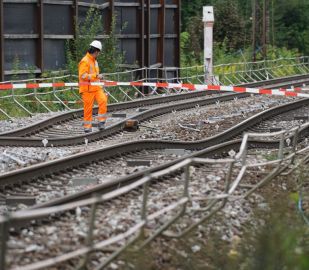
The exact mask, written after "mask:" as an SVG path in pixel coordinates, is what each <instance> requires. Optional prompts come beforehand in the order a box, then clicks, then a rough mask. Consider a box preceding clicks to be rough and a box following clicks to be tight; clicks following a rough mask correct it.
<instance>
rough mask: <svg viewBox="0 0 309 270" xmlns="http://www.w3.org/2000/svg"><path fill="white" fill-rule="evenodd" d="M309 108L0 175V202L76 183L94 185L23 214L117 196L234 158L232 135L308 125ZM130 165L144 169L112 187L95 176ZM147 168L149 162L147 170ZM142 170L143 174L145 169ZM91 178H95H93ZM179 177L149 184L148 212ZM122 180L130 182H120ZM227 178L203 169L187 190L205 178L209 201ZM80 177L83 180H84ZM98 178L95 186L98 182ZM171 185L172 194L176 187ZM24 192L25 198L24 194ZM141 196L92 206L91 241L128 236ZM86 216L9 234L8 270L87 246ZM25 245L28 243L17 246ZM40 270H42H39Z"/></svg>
mask: <svg viewBox="0 0 309 270" xmlns="http://www.w3.org/2000/svg"><path fill="white" fill-rule="evenodd" d="M308 105H309V101H308V100H299V101H296V102H293V103H292V104H285V105H281V106H279V107H276V108H271V109H268V110H266V111H263V112H260V113H258V114H257V115H254V116H252V117H250V118H249V119H247V120H245V121H243V122H242V123H240V124H237V125H236V126H234V127H231V128H229V129H228V130H226V131H225V132H222V133H220V134H218V135H215V136H212V137H210V138H207V139H205V140H197V141H193V142H184V141H174V142H171V141H166V140H141V141H138V142H132V143H122V144H120V145H114V146H109V147H107V148H104V149H96V150H92V151H88V152H86V153H82V154H76V155H74V156H70V157H67V158H64V159H60V160H55V161H52V162H47V163H45V164H38V165H35V166H31V167H28V168H25V169H22V170H18V171H13V172H9V173H5V174H4V175H2V176H1V177H0V185H1V194H2V195H0V201H1V197H2V199H3V198H5V199H7V198H8V197H9V196H14V195H17V197H18V196H20V195H21V194H22V191H25V192H24V194H23V195H25V196H29V197H30V196H33V194H32V195H31V192H33V190H31V189H32V188H33V187H35V186H36V188H37V191H38V192H39V193H40V194H42V193H41V191H42V192H44V189H45V192H46V193H48V192H49V191H50V190H48V188H47V185H46V184H47V183H51V184H50V187H51V188H52V189H55V188H57V187H58V188H59V187H61V185H63V184H66V185H70V183H69V182H70V179H71V180H72V179H75V180H77V181H83V180H86V181H88V180H95V184H96V186H91V185H90V186H88V187H87V189H86V190H83V191H81V192H78V193H75V194H71V195H68V196H64V197H62V195H64V194H60V198H57V199H54V200H52V201H48V200H46V201H45V202H44V199H42V200H41V201H40V202H43V203H41V204H39V205H36V206H34V207H32V208H30V209H41V208H43V207H53V206H56V205H62V204H64V203H72V202H74V201H77V200H78V201H79V200H81V199H86V198H89V197H91V196H95V195H98V194H105V193H107V192H109V191H111V190H116V189H119V188H120V187H123V186H126V185H128V184H130V183H134V182H135V181H137V180H138V179H141V178H142V177H143V176H144V175H145V174H150V173H154V172H156V171H159V170H162V169H164V168H167V167H169V166H171V165H173V164H176V163H178V162H179V161H181V160H183V159H185V158H188V157H212V158H221V157H226V156H228V155H229V153H230V152H231V149H233V150H234V151H236V152H237V151H238V149H239V147H240V143H241V141H240V139H236V140H233V141H231V140H232V139H233V138H238V136H240V135H241V134H242V133H243V132H244V131H248V130H251V131H256V132H265V131H277V130H279V129H284V128H285V127H286V126H290V127H292V126H298V125H299V124H300V122H299V121H307V119H308ZM141 121H142V120H141ZM278 123H279V124H282V126H278ZM188 130H190V129H188ZM308 134H309V130H308V128H305V129H303V130H300V132H299V138H300V140H303V139H304V138H307V139H308ZM291 140H292V138H291ZM222 142H225V143H222ZM305 144H306V143H305ZM278 146H279V141H278V140H273V141H270V140H269V141H258V140H251V141H250V144H249V147H250V148H258V149H265V148H267V149H269V148H277V147H278ZM171 149H176V150H177V149H178V151H179V152H170V150H171ZM201 149H203V150H201ZM167 150H169V151H167ZM261 151H262V150H261ZM262 152H263V151H262ZM190 153H191V154H190ZM130 160H131V161H134V162H137V163H136V164H143V165H142V166H143V167H141V168H140V170H139V169H137V168H136V166H137V167H138V166H140V165H135V167H132V171H130V172H128V171H125V170H121V172H120V174H119V177H118V179H117V180H115V179H114V178H108V177H107V175H109V174H112V172H111V171H110V172H109V171H103V173H102V175H100V174H101V172H99V173H97V172H98V171H100V170H101V171H102V170H103V167H106V166H109V165H110V164H113V163H115V164H116V166H115V167H118V168H119V167H127V165H128V163H127V162H128V161H130ZM138 161H141V163H138ZM147 161H150V162H148V163H147ZM106 162H107V164H106ZM143 162H144V163H143ZM152 165H153V166H152ZM133 166H134V165H133ZM146 167H147V168H148V169H146ZM118 170H119V169H118ZM93 172H96V173H95V174H93ZM182 173H183V171H180V172H179V173H177V174H173V175H171V176H170V177H168V178H166V177H163V178H162V179H158V180H157V181H154V184H153V185H152V186H151V187H150V190H149V191H150V194H151V198H150V203H149V204H150V206H149V210H150V212H152V211H155V210H157V209H158V208H160V207H164V206H166V204H165V200H163V201H162V198H170V200H168V201H166V203H167V204H168V203H171V202H173V200H174V198H176V197H177V196H179V194H180V192H181V190H180V189H179V184H181V183H182V182H183V181H182V178H181V175H182ZM264 173H265V172H264V171H255V172H252V173H249V175H250V177H249V178H248V182H245V184H248V185H251V184H253V183H255V181H258V180H257V179H256V178H255V177H261V176H263V175H264ZM126 174H129V175H128V176H125V175H126ZM226 174H227V168H224V167H220V166H219V165H214V166H213V167H212V168H205V167H203V166H202V167H198V168H196V171H195V172H194V183H193V186H195V189H194V190H195V191H196V193H197V194H198V192H197V191H199V189H200V187H201V186H204V185H205V184H206V182H205V181H206V180H205V175H210V176H211V177H210V178H209V179H207V183H208V184H209V183H210V184H209V185H210V186H208V187H209V188H208V187H207V188H204V189H203V192H205V193H208V195H209V194H210V195H216V194H218V193H219V194H220V193H222V192H223V191H224V185H223V184H222V180H223V179H224V177H225V175H226ZM236 174H237V171H236V172H234V174H233V175H232V177H235V176H236ZM85 175H87V177H88V179H87V177H85ZM100 179H101V180H102V182H100ZM98 180H99V181H98ZM105 180H107V181H105ZM209 180H210V181H209ZM176 186H177V188H175V187H176ZM27 189H28V190H27ZM246 190H247V189H246V188H245V189H244V190H240V191H239V193H238V195H239V196H241V195H242V194H244V193H245V192H246ZM28 191H29V193H27V192H28ZM209 192H210V193H209ZM211 192H213V193H211ZM39 193H38V194H39ZM68 193H69V192H68ZM8 195H9V196H8ZM34 195H35V193H34ZM141 195H142V189H141V188H139V189H137V190H135V191H132V192H129V193H128V194H127V195H124V196H123V197H119V198H116V199H115V200H110V201H107V202H105V203H104V204H102V205H99V206H98V209H97V214H98V219H97V220H98V223H97V225H96V229H97V231H98V232H97V233H96V234H95V236H96V240H95V242H99V241H104V240H105V239H108V238H109V237H111V236H112V235H113V233H115V231H116V232H117V233H123V232H125V231H127V230H128V229H129V228H130V226H134V224H135V222H136V220H137V219H138V217H139V215H138V214H137V209H136V207H135V205H136V204H138V203H140V201H141ZM33 197H35V196H33ZM126 206H129V207H130V209H129V210H128V208H126ZM192 207H193V208H196V207H197V205H192ZM204 207H207V204H206V205H203V204H202V203H199V204H198V208H204ZM236 215H237V213H236ZM44 216H46V215H44ZM90 216H91V209H90V207H86V206H85V207H81V208H80V209H76V212H72V211H69V212H66V214H64V215H61V216H56V217H55V216H54V217H53V218H52V217H51V218H50V219H49V221H48V222H47V221H45V222H44V223H36V222H34V223H32V225H31V226H27V229H24V230H23V231H22V232H16V234H14V233H13V235H11V236H10V240H9V252H8V264H9V266H10V267H13V268H14V267H15V266H17V265H26V264H29V263H33V262H39V261H42V259H43V260H44V259H45V258H48V257H49V256H58V255H60V254H64V253H70V252H72V251H73V247H74V246H80V245H85V244H86V241H87V240H86V239H87V237H86V236H87V233H86V231H85V228H86V227H87V225H88V220H89V219H90ZM110 216H113V217H114V222H113V221H112V220H111V219H109V217H110ZM169 218H171V216H166V217H165V218H163V220H159V221H158V222H159V223H164V222H166V219H169ZM191 218H192V217H191ZM38 220H39V219H37V221H38ZM189 221H190V219H189V220H187V221H184V223H185V222H189ZM46 222H47V223H46ZM101 223H104V228H105V229H104V230H99V227H98V224H101ZM72 224H76V226H73V227H72ZM187 225H188V224H187ZM17 226H18V225H17ZM19 226H20V224H19ZM237 226H238V225H237ZM52 235H58V236H57V238H59V239H62V240H63V241H64V242H62V244H60V243H59V241H57V240H56V238H53V237H51V236H52ZM24 239H28V240H27V241H24ZM47 239H49V240H48V242H46V240H47ZM46 243H48V246H46V245H47V244H46ZM63 243H65V244H63ZM119 248H121V245H119V244H115V245H113V246H111V247H110V248H108V249H103V250H101V251H99V252H97V253H96V254H95V255H94V256H92V258H91V260H89V266H90V267H95V266H97V265H99V264H101V263H102V259H108V257H109V256H110V255H111V254H113V252H115V251H116V250H117V249H119ZM21 251H22V252H23V253H24V252H26V253H28V254H29V255H31V258H32V259H31V260H29V259H27V257H25V256H23V255H21V254H22V253H21ZM72 265H75V266H77V265H78V260H76V259H73V260H70V261H69V263H63V264H62V263H60V264H59V265H58V266H59V267H61V269H71V268H70V267H71V266H72ZM44 269H49V268H45V267H44ZM51 269H52V268H51Z"/></svg>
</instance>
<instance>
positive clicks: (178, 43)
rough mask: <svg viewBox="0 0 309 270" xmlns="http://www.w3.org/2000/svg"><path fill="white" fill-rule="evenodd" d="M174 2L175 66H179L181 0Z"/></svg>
mask: <svg viewBox="0 0 309 270" xmlns="http://www.w3.org/2000/svg"><path fill="white" fill-rule="evenodd" d="M175 4H176V5H177V8H176V15H175V28H176V29H175V32H176V36H177V37H176V44H175V47H176V49H175V62H176V63H175V66H176V67H180V34H181V29H180V26H181V0H176V1H175ZM178 75H179V76H181V74H178Z"/></svg>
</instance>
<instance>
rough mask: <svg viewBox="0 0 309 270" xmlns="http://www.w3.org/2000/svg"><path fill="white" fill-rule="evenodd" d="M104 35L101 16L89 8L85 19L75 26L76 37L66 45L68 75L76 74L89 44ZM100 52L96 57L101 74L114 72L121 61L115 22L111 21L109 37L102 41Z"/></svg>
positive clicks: (121, 55) (121, 56)
mask: <svg viewBox="0 0 309 270" xmlns="http://www.w3.org/2000/svg"><path fill="white" fill-rule="evenodd" d="M102 33H104V29H103V25H102V16H101V15H100V13H99V11H98V10H97V9H95V8H90V9H89V10H88V12H87V15H86V19H85V21H84V22H82V23H80V25H77V26H76V37H75V38H74V39H73V40H70V41H68V43H67V48H68V49H67V69H68V71H69V72H70V74H77V73H78V63H79V61H80V60H81V59H82V58H83V56H84V55H85V54H86V52H87V50H88V49H89V44H90V43H91V41H93V40H94V39H98V38H97V36H98V35H99V34H102ZM102 46H103V48H102V52H101V54H100V55H99V57H98V63H99V66H100V71H101V73H110V72H116V71H117V70H118V69H119V65H120V64H121V63H122V61H123V54H121V53H120V51H119V45H118V39H117V37H116V20H115V17H113V19H112V23H111V29H110V33H109V35H105V38H104V40H103V41H102Z"/></svg>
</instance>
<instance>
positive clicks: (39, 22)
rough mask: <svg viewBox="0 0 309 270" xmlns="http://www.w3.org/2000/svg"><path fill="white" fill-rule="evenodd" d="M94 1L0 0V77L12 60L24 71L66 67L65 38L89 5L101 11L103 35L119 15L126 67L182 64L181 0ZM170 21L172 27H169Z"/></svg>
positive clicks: (9, 69)
mask: <svg viewBox="0 0 309 270" xmlns="http://www.w3.org/2000/svg"><path fill="white" fill-rule="evenodd" d="M94 4H96V5H93V4H92V3H89V1H79V0H73V1H43V0H36V1H22V0H18V1H16V0H14V1H11V0H6V1H4V0H1V1H0V15H1V16H0V34H1V35H0V81H3V80H4V79H10V78H11V75H12V74H13V73H14V72H13V69H14V65H13V62H14V61H16V62H17V61H18V63H19V65H20V66H19V67H18V73H19V74H24V75H23V76H27V74H30V73H35V74H36V75H40V74H42V73H43V72H44V70H61V69H65V64H66V63H65V55H66V54H65V50H66V46H65V43H66V40H71V39H73V38H74V37H76V26H77V25H78V23H80V22H81V21H83V20H84V18H85V14H86V12H87V10H88V9H89V8H90V7H91V6H93V7H95V8H98V10H99V12H100V14H101V15H102V20H103V21H102V24H103V29H104V33H99V37H100V38H102V39H104V38H106V37H107V35H106V34H109V33H110V31H111V21H112V19H113V18H114V17H115V16H116V17H115V18H116V37H117V38H118V39H119V45H120V48H121V49H122V50H123V51H124V52H125V60H124V65H125V66H128V67H130V66H131V67H133V66H135V67H136V65H137V66H138V67H145V66H146V67H150V66H156V67H179V64H180V62H179V51H180V48H179V46H180V44H179V40H180V10H179V8H180V0H158V1H154V0H132V1H130V2H128V1H124V0H118V1H114V0H100V1H99V0H96V1H94ZM168 15H171V16H170V17H169V18H167V17H168ZM16 17H18V18H19V20H15V18H16ZM167 22H168V24H171V25H172V26H170V27H172V29H173V30H172V32H171V31H168V32H166V31H167V27H166V24H167ZM124 25H126V26H125V27H123V26H124ZM170 27H169V28H170ZM166 34H168V35H166ZM166 44H168V46H166ZM166 60H168V61H166Z"/></svg>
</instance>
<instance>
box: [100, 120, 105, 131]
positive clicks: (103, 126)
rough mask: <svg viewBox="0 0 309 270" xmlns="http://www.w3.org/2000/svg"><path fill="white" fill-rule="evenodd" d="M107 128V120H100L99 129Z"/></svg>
mask: <svg viewBox="0 0 309 270" xmlns="http://www.w3.org/2000/svg"><path fill="white" fill-rule="evenodd" d="M104 129H105V121H102V122H99V130H104Z"/></svg>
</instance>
